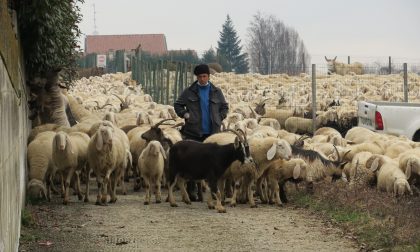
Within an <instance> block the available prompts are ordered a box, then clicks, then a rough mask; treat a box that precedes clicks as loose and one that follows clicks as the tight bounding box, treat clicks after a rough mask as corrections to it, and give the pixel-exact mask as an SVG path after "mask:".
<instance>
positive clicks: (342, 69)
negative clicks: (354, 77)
mask: <svg viewBox="0 0 420 252" xmlns="http://www.w3.org/2000/svg"><path fill="white" fill-rule="evenodd" d="M336 59H337V56H336V57H335V58H334V59H328V58H327V57H325V60H326V61H327V67H328V75H331V74H333V73H335V74H339V75H347V74H350V73H351V72H353V73H354V74H363V73H364V69H363V65H362V64H361V63H359V62H355V63H353V64H344V63H341V62H337V61H336Z"/></svg>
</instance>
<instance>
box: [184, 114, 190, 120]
mask: <svg viewBox="0 0 420 252" xmlns="http://www.w3.org/2000/svg"><path fill="white" fill-rule="evenodd" d="M188 118H190V113H188V112H187V113H185V114H184V119H187V120H188Z"/></svg>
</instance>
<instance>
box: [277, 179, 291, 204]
mask: <svg viewBox="0 0 420 252" xmlns="http://www.w3.org/2000/svg"><path fill="white" fill-rule="evenodd" d="M285 184H286V182H285V181H283V182H280V183H279V191H280V201H281V202H284V203H287V202H289V201H288V200H287V197H286V191H285V188H284V186H285Z"/></svg>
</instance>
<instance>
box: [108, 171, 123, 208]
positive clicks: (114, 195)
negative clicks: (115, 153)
mask: <svg viewBox="0 0 420 252" xmlns="http://www.w3.org/2000/svg"><path fill="white" fill-rule="evenodd" d="M120 179H121V180H122V181H124V180H123V179H122V177H121V174H117V173H116V172H115V171H114V173H113V174H111V181H109V185H110V186H109V194H110V195H111V199H110V200H109V203H115V202H117V182H118V180H120Z"/></svg>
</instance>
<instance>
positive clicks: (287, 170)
mask: <svg viewBox="0 0 420 252" xmlns="http://www.w3.org/2000/svg"><path fill="white" fill-rule="evenodd" d="M307 170H308V165H307V164H306V162H305V161H304V160H303V159H301V158H292V159H290V160H288V161H286V160H282V159H277V160H275V161H273V162H272V163H270V164H269V166H268V167H267V169H266V171H265V173H264V175H263V176H264V177H265V178H267V183H268V189H269V191H270V193H269V203H270V204H271V203H275V204H276V205H277V206H283V203H282V202H281V199H280V187H282V188H284V184H285V183H286V182H287V181H294V182H298V181H300V180H303V179H306V178H307V176H306V172H307ZM273 198H274V199H273Z"/></svg>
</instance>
